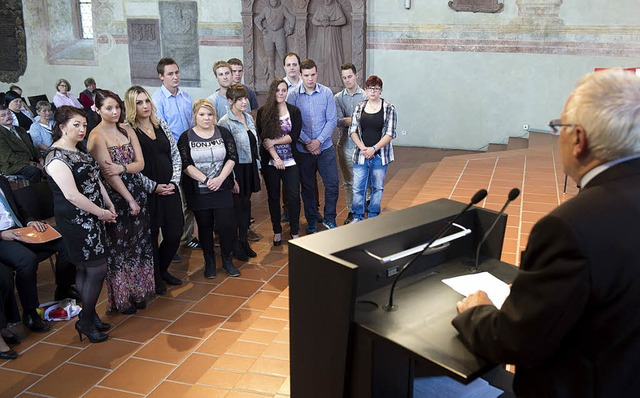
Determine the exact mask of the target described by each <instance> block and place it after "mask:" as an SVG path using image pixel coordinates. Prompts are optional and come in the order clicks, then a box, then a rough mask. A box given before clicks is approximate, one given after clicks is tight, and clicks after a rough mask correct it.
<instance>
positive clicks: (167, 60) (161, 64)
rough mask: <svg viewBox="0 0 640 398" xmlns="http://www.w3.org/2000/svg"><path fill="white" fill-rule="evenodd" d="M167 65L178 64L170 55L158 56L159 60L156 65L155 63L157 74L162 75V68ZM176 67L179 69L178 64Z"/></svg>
mask: <svg viewBox="0 0 640 398" xmlns="http://www.w3.org/2000/svg"><path fill="white" fill-rule="evenodd" d="M169 65H175V66H178V63H177V62H176V60H175V59H173V58H171V57H163V58H160V61H158V65H156V71H157V72H158V74H159V75H164V68H165V67H166V66H169ZM178 69H180V67H179V66H178Z"/></svg>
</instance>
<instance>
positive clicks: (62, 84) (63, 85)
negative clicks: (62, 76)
mask: <svg viewBox="0 0 640 398" xmlns="http://www.w3.org/2000/svg"><path fill="white" fill-rule="evenodd" d="M58 87H69V86H67V85H66V84H64V83H60V84H58Z"/></svg>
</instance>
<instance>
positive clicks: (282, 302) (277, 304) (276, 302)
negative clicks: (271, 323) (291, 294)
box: [271, 294, 289, 308]
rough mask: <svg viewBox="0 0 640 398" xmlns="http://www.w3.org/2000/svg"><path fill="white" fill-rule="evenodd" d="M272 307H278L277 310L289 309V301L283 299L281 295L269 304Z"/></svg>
mask: <svg viewBox="0 0 640 398" xmlns="http://www.w3.org/2000/svg"><path fill="white" fill-rule="evenodd" d="M271 306H272V307H278V308H289V299H288V298H286V297H283V296H282V294H281V295H280V296H278V298H277V299H275V300H273V303H272V304H271Z"/></svg>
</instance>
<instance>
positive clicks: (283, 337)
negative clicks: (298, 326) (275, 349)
mask: <svg viewBox="0 0 640 398" xmlns="http://www.w3.org/2000/svg"><path fill="white" fill-rule="evenodd" d="M273 342H274V343H285V344H289V329H288V328H285V329H283V330H282V331H281V332H280V333H278V335H277V336H276V338H275V339H273Z"/></svg>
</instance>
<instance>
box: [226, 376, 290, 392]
mask: <svg viewBox="0 0 640 398" xmlns="http://www.w3.org/2000/svg"><path fill="white" fill-rule="evenodd" d="M285 380H286V378H285V377H282V376H270V375H264V374H257V373H245V374H243V375H242V377H241V378H240V380H238V382H237V383H236V385H235V388H236V389H242V390H250V391H256V392H260V393H267V394H275V393H277V392H278V390H280V387H281V386H282V383H284V382H285Z"/></svg>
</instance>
